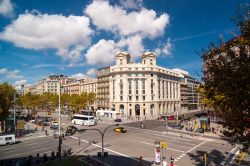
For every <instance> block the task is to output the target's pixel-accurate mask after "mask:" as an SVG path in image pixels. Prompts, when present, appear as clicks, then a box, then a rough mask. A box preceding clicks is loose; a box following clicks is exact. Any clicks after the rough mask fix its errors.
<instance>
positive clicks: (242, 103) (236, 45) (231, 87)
mask: <svg viewBox="0 0 250 166" xmlns="http://www.w3.org/2000/svg"><path fill="white" fill-rule="evenodd" d="M246 6H248V7H249V4H247V5H246ZM241 11H242V10H241ZM249 17H250V12H249V8H248V10H246V12H244V15H242V13H241V15H240V16H238V17H237V20H238V24H237V25H238V26H239V28H240V35H239V36H238V37H236V38H234V39H233V40H230V41H228V42H226V43H225V44H223V45H220V46H219V47H216V45H215V44H214V43H212V44H210V47H209V49H208V50H207V51H205V52H203V53H202V58H203V61H204V67H203V73H204V77H203V81H204V85H203V87H202V88H201V92H202V96H203V100H202V101H203V103H204V104H206V105H207V106H209V107H212V108H214V110H215V111H216V112H217V114H218V115H219V116H220V117H221V118H223V119H224V123H223V125H224V127H225V128H227V129H228V130H227V132H225V134H226V135H227V136H233V137H235V138H237V140H238V141H240V142H245V143H247V144H248V145H249V144H250V133H248V134H247V133H246V131H247V130H248V129H250V112H249V110H250V103H249V102H250V100H249V99H250V50H249V48H250V47H249V44H250V39H249V38H250V36H249V35H250V33H249V32H250V18H249Z"/></svg>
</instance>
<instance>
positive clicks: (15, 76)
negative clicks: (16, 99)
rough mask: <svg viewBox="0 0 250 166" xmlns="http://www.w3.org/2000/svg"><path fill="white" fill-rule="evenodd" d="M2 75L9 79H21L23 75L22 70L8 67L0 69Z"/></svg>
mask: <svg viewBox="0 0 250 166" xmlns="http://www.w3.org/2000/svg"><path fill="white" fill-rule="evenodd" d="M0 75H3V76H5V77H6V78H8V79H21V78H23V76H22V75H21V74H20V70H13V71H11V70H8V69H6V68H2V69H0Z"/></svg>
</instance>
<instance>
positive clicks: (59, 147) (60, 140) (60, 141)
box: [58, 80, 62, 159]
mask: <svg viewBox="0 0 250 166" xmlns="http://www.w3.org/2000/svg"><path fill="white" fill-rule="evenodd" d="M58 100H59V101H58V104H59V105H58V114H59V117H58V118H59V130H58V132H59V137H58V138H59V146H58V152H59V158H60V159H61V144H62V138H61V81H60V80H59V97H58Z"/></svg>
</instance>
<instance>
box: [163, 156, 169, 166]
mask: <svg viewBox="0 0 250 166" xmlns="http://www.w3.org/2000/svg"><path fill="white" fill-rule="evenodd" d="M167 165H168V163H167V161H166V157H163V162H162V166H167Z"/></svg>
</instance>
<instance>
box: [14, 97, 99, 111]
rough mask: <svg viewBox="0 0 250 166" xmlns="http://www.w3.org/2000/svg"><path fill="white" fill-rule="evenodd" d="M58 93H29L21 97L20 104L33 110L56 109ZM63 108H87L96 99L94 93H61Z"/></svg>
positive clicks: (75, 109)
mask: <svg viewBox="0 0 250 166" xmlns="http://www.w3.org/2000/svg"><path fill="white" fill-rule="evenodd" d="M58 97H59V96H58V95H57V94H52V93H44V94H42V95H35V94H31V93H27V94H25V95H23V96H20V97H19V104H20V105H21V106H22V107H24V108H27V109H29V110H32V111H33V113H35V111H36V110H38V109H39V110H46V111H48V110H55V108H57V107H58V104H59V103H58ZM60 99H61V108H64V106H67V107H68V108H70V110H72V111H73V113H76V112H79V111H80V110H81V109H87V108H88V106H89V105H91V104H93V103H94V101H95V94H94V93H82V94H80V95H77V94H73V95H69V94H61V98H60Z"/></svg>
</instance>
